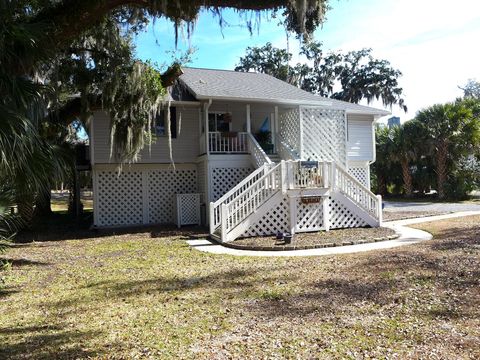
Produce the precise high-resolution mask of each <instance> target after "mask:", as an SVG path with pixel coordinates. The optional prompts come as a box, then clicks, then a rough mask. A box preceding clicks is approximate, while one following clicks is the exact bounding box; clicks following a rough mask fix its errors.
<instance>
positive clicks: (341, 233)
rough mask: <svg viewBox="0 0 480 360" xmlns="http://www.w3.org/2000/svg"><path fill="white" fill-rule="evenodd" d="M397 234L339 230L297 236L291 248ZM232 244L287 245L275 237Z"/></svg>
mask: <svg viewBox="0 0 480 360" xmlns="http://www.w3.org/2000/svg"><path fill="white" fill-rule="evenodd" d="M394 235H395V232H394V231H393V230H391V229H388V228H383V227H382V228H350V229H338V230H330V231H321V232H311V233H298V234H295V236H294V238H293V239H292V242H291V244H290V246H292V247H296V248H300V247H302V246H314V245H330V246H340V245H351V244H352V243H353V242H359V241H364V242H369V241H375V239H377V240H378V239H380V238H387V237H388V236H394ZM231 244H233V245H240V246H248V247H258V248H261V247H272V246H273V247H283V246H285V245H286V244H285V243H284V241H283V240H277V239H276V237H275V236H265V237H250V238H245V239H237V240H235V241H233V242H232V243H231Z"/></svg>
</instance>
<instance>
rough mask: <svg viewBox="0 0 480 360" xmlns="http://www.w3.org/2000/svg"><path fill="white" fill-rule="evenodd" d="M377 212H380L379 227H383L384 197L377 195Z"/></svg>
mask: <svg viewBox="0 0 480 360" xmlns="http://www.w3.org/2000/svg"><path fill="white" fill-rule="evenodd" d="M377 200H378V203H377V212H378V226H382V223H383V209H382V195H377Z"/></svg>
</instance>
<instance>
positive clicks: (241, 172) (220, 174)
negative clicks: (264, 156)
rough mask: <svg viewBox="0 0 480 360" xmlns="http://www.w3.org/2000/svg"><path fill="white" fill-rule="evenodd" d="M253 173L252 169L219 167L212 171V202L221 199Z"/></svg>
mask: <svg viewBox="0 0 480 360" xmlns="http://www.w3.org/2000/svg"><path fill="white" fill-rule="evenodd" d="M252 171H253V169H252V168H250V167H236V168H230V167H217V168H213V169H212V174H211V175H212V178H211V184H212V197H213V199H212V200H211V201H216V200H218V199H220V198H221V197H222V196H223V195H224V194H226V193H227V192H228V191H229V190H230V189H232V188H233V187H234V186H235V185H237V184H238V183H239V182H240V181H242V180H243V179H244V178H246V177H247V176H248V175H249V174H250V173H251V172H252Z"/></svg>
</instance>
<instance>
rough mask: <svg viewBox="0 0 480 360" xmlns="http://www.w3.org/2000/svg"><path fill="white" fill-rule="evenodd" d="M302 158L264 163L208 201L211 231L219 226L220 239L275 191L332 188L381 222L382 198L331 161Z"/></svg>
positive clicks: (224, 238)
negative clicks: (236, 183) (311, 160)
mask: <svg viewBox="0 0 480 360" xmlns="http://www.w3.org/2000/svg"><path fill="white" fill-rule="evenodd" d="M311 165H312V164H311V163H310V164H308V163H305V162H302V161H292V160H289V161H284V160H282V161H281V162H280V163H279V164H269V163H264V164H263V165H262V166H261V167H260V168H258V169H257V170H255V171H254V172H253V173H251V174H250V175H249V176H247V177H246V178H245V179H244V180H243V181H241V182H240V183H239V184H238V185H237V186H235V187H234V188H233V189H231V190H230V191H229V192H227V193H226V194H225V195H224V196H222V197H221V198H220V199H218V200H217V201H215V202H211V203H210V219H209V220H210V234H213V233H214V232H215V231H216V230H217V229H218V228H220V229H221V238H222V241H226V239H228V234H229V232H231V231H232V230H233V229H234V228H235V227H236V226H238V225H239V224H241V223H242V222H243V221H244V220H246V219H247V218H248V217H249V216H250V215H252V214H253V213H254V212H255V211H257V209H258V208H259V207H260V206H261V205H262V204H263V203H265V202H266V201H267V200H268V199H269V198H271V197H272V196H273V195H275V194H276V193H277V192H278V191H282V192H283V193H285V192H286V191H287V190H295V189H316V188H317V189H319V188H323V189H327V188H329V189H331V190H333V191H338V192H339V193H341V194H343V195H344V196H346V197H347V198H348V199H350V200H351V201H352V202H354V203H355V204H356V205H357V206H358V207H360V208H361V209H363V210H364V211H365V212H367V213H368V214H369V215H370V216H371V217H373V218H374V219H376V221H378V223H379V224H381V222H382V199H381V197H380V196H377V195H375V194H373V193H372V192H371V191H370V190H369V189H368V188H367V187H365V186H364V185H362V184H361V183H360V182H359V181H358V180H357V179H355V178H354V177H353V176H352V175H350V174H349V173H348V172H347V171H346V170H345V169H343V168H342V167H340V166H336V164H335V163H333V162H331V161H323V162H318V163H317V164H314V166H311Z"/></svg>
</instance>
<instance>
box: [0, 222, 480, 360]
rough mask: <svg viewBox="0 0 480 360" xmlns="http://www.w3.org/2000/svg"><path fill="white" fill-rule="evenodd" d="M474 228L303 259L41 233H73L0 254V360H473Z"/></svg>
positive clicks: (477, 291)
mask: <svg viewBox="0 0 480 360" xmlns="http://www.w3.org/2000/svg"><path fill="white" fill-rule="evenodd" d="M479 224H480V217H469V218H463V219H456V220H450V221H443V222H437V223H431V224H426V225H424V226H422V227H424V228H426V229H430V230H431V231H432V232H433V233H434V235H435V239H434V240H432V241H429V242H426V243H423V244H417V245H413V246H408V247H403V248H397V249H392V250H387V251H381V252H371V253H362V254H353V255H343V256H328V257H313V258H312V257H310V258H248V257H230V256H217V255H209V254H204V253H201V252H198V251H197V250H195V249H192V248H190V247H189V246H188V245H187V244H186V243H185V241H184V240H185V239H186V238H189V237H190V236H193V235H195V234H196V233H195V232H188V231H185V232H183V233H176V232H173V231H172V232H165V233H161V232H159V231H158V229H150V230H149V231H146V230H141V231H139V232H134V231H132V232H131V233H124V234H118V235H114V234H97V237H93V236H92V233H90V232H87V231H85V230H84V231H81V232H77V233H76V232H73V231H71V232H67V233H66V234H58V233H56V232H52V231H51V230H49V232H48V231H47V230H45V229H44V231H46V234H44V235H45V236H44V237H47V238H50V239H63V238H65V237H72V236H74V234H77V238H78V239H76V240H75V239H73V240H58V241H50V242H35V243H27V244H19V245H15V246H13V247H12V248H11V249H9V250H8V252H7V253H6V254H5V255H4V257H6V258H8V259H10V262H11V266H10V267H9V268H8V269H7V270H5V271H3V272H2V273H0V274H1V275H2V276H3V277H4V280H5V284H4V287H3V289H2V290H0V314H1V315H0V339H1V341H0V358H13V359H19V358H27V359H36V358H45V359H51V358H112V359H116V358H118V359H131V358H152V359H158V358H186V359H228V358H238V359H260V358H272V359H277V358H320V359H323V358H395V356H397V357H398V358H406V357H412V358H429V357H431V358H444V359H452V358H471V359H475V358H477V359H478V358H479V357H480V347H479V346H478V344H479V343H480V280H479V279H480V239H479V237H478V233H479V232H480V225H479ZM38 238H43V237H42V236H40V235H38ZM395 354H396V355H395Z"/></svg>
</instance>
